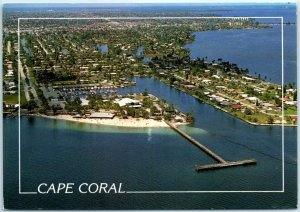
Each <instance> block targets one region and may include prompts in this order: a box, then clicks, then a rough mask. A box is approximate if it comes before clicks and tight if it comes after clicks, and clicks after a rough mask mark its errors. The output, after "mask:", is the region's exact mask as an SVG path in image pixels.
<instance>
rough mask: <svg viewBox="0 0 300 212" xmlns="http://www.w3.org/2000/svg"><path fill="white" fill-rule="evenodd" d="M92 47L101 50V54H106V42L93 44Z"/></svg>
mask: <svg viewBox="0 0 300 212" xmlns="http://www.w3.org/2000/svg"><path fill="white" fill-rule="evenodd" d="M93 47H94V48H96V49H98V51H99V52H101V53H102V54H107V53H108V46H107V44H97V45H93Z"/></svg>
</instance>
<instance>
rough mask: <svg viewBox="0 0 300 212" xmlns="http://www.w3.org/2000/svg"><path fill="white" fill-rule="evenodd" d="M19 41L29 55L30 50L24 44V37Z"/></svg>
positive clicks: (30, 54)
mask: <svg viewBox="0 0 300 212" xmlns="http://www.w3.org/2000/svg"><path fill="white" fill-rule="evenodd" d="M20 41H21V45H22V47H23V49H24V51H25V52H26V54H28V55H29V56H30V57H31V56H32V53H31V51H30V50H29V49H28V48H27V47H26V46H25V45H26V43H27V41H26V39H25V38H22V39H21V40H20Z"/></svg>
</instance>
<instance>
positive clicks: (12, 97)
mask: <svg viewBox="0 0 300 212" xmlns="http://www.w3.org/2000/svg"><path fill="white" fill-rule="evenodd" d="M3 101H4V102H5V103H6V104H17V103H18V94H3Z"/></svg>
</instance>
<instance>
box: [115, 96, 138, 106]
mask: <svg viewBox="0 0 300 212" xmlns="http://www.w3.org/2000/svg"><path fill="white" fill-rule="evenodd" d="M115 103H117V104H118V105H119V106H120V107H124V106H126V105H129V106H133V107H134V106H137V107H141V106H142V105H141V102H140V101H139V100H135V99H130V98H123V99H121V100H116V101H115Z"/></svg>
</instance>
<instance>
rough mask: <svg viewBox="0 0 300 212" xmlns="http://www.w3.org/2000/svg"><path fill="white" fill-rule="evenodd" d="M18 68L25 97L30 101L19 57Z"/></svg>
mask: <svg viewBox="0 0 300 212" xmlns="http://www.w3.org/2000/svg"><path fill="white" fill-rule="evenodd" d="M19 70H20V77H21V80H22V82H23V87H24V93H25V98H26V100H27V101H30V95H29V89H28V85H27V83H26V76H25V74H24V70H23V66H22V62H21V60H20V59H19Z"/></svg>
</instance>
